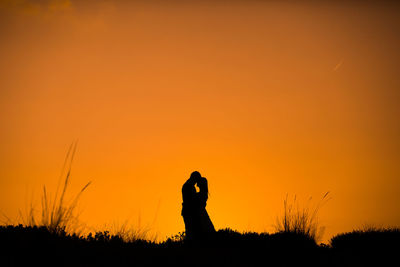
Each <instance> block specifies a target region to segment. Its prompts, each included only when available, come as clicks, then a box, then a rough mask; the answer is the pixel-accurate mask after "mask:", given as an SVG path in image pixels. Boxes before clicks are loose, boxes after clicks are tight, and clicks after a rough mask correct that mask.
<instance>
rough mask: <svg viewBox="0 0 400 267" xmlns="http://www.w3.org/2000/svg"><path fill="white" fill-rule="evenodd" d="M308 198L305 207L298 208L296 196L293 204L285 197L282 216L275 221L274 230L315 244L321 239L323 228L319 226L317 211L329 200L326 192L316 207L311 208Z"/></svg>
mask: <svg viewBox="0 0 400 267" xmlns="http://www.w3.org/2000/svg"><path fill="white" fill-rule="evenodd" d="M311 200H312V198H309V200H308V203H307V205H305V206H303V207H300V205H299V202H298V201H297V198H296V196H295V197H294V199H293V202H289V201H288V196H287V195H286V198H285V200H284V201H283V208H284V209H283V214H282V215H281V216H279V217H277V219H276V223H275V229H276V230H277V231H278V232H282V233H294V234H298V235H303V236H305V237H307V238H309V239H311V240H314V241H315V242H317V241H319V240H320V239H321V238H322V235H323V232H324V227H322V226H320V225H319V222H318V211H319V209H320V208H321V207H322V205H323V204H325V203H326V201H328V200H329V192H326V193H325V195H324V196H323V197H322V199H321V200H320V201H319V202H318V203H317V205H316V206H314V207H311Z"/></svg>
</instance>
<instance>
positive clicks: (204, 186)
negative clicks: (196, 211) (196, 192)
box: [197, 177, 209, 196]
mask: <svg viewBox="0 0 400 267" xmlns="http://www.w3.org/2000/svg"><path fill="white" fill-rule="evenodd" d="M197 186H198V187H199V189H200V192H203V193H205V195H206V196H208V195H209V192H208V182H207V179H206V178H204V177H201V179H199V181H198V182H197Z"/></svg>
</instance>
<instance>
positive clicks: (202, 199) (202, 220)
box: [196, 177, 215, 238]
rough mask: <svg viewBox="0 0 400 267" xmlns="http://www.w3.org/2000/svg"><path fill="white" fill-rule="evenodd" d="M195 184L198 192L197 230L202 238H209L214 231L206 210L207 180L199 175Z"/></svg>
mask: <svg viewBox="0 0 400 267" xmlns="http://www.w3.org/2000/svg"><path fill="white" fill-rule="evenodd" d="M197 186H198V187H199V189H200V190H199V192H198V193H196V194H197V199H198V201H199V231H200V233H201V237H202V238H210V237H211V236H212V234H213V233H215V228H214V225H213V223H212V222H211V219H210V216H209V215H208V212H207V210H206V205H207V199H208V182H207V179H206V178H205V177H201V178H199V179H198V180H197Z"/></svg>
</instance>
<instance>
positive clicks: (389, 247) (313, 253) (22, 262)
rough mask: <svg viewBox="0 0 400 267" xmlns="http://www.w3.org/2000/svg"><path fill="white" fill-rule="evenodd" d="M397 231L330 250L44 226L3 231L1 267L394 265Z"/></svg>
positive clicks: (288, 237) (363, 236) (282, 241)
mask: <svg viewBox="0 0 400 267" xmlns="http://www.w3.org/2000/svg"><path fill="white" fill-rule="evenodd" d="M399 242H400V230H399V229H371V230H367V231H354V232H351V233H344V234H340V235H337V236H335V237H333V238H332V240H331V242H330V244H329V245H324V244H322V245H317V244H316V243H315V241H314V240H313V239H312V238H310V237H309V236H306V235H302V234H299V233H290V232H278V233H274V234H268V233H239V232H236V231H233V230H230V229H225V230H219V231H218V232H217V233H216V235H215V237H214V238H213V239H212V240H209V241H207V242H204V243H188V242H186V240H185V238H184V236H182V235H177V236H175V237H173V238H169V239H167V240H166V241H164V242H160V243H155V242H152V241H146V240H141V239H137V240H132V241H129V242H127V241H124V239H123V237H121V236H118V235H110V234H109V233H108V232H97V233H95V234H89V235H88V236H77V235H73V234H72V235H71V234H67V233H66V232H64V231H58V232H51V231H49V230H48V228H46V227H26V226H22V225H19V226H1V227H0V246H1V254H2V256H1V258H2V261H1V266H36V265H38V266H43V265H45V266H392V265H393V264H395V262H396V261H397V262H398V255H397V254H398V253H399V251H400V243H399Z"/></svg>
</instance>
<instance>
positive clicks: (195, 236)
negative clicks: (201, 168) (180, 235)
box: [182, 171, 215, 241]
mask: <svg viewBox="0 0 400 267" xmlns="http://www.w3.org/2000/svg"><path fill="white" fill-rule="evenodd" d="M195 186H197V187H198V188H199V192H197V191H196V187H195ZM182 198H183V203H182V217H183V221H184V222H185V231H186V238H187V240H191V241H200V240H206V239H209V238H211V237H212V235H213V234H214V233H215V228H214V225H213V224H212V222H211V219H210V217H209V216H208V213H207V210H206V203H207V199H208V183H207V179H206V178H205V177H201V175H200V173H199V172H197V171H195V172H193V173H192V174H191V175H190V178H189V179H188V180H187V181H186V182H185V183H184V184H183V186H182Z"/></svg>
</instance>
